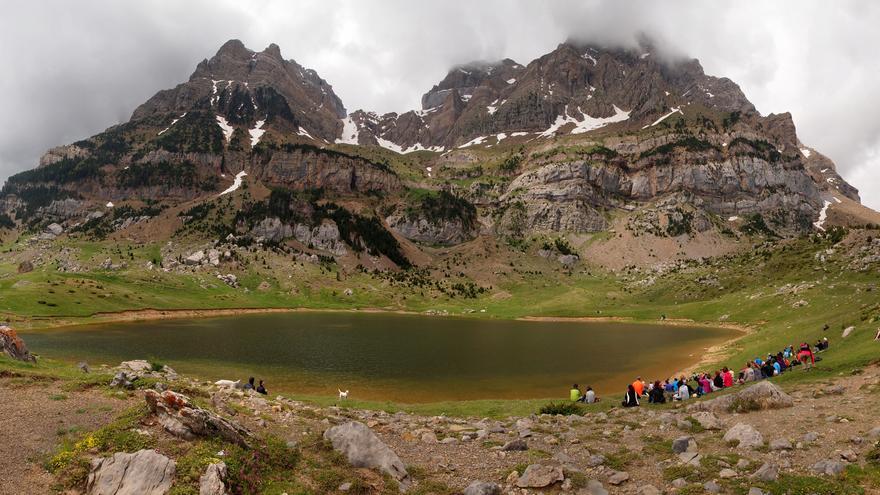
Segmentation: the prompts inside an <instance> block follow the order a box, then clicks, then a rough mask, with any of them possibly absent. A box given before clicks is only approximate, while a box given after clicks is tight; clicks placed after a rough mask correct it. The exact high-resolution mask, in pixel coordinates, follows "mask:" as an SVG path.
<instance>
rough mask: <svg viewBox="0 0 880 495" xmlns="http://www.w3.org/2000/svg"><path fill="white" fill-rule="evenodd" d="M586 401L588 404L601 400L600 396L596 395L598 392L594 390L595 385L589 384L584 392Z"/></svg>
mask: <svg viewBox="0 0 880 495" xmlns="http://www.w3.org/2000/svg"><path fill="white" fill-rule="evenodd" d="M584 402H585V403H587V404H592V403H594V402H599V398H598V397H596V392H593V387H591V386H589V385H587V391H586V392H585V393H584Z"/></svg>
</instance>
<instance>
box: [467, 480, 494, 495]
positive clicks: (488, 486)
mask: <svg viewBox="0 0 880 495" xmlns="http://www.w3.org/2000/svg"><path fill="white" fill-rule="evenodd" d="M462 495H501V487H500V486H499V485H498V483H487V482H484V481H474V482H473V483H471V484H470V485H468V486H467V488H465V489H464V493H463V494H462Z"/></svg>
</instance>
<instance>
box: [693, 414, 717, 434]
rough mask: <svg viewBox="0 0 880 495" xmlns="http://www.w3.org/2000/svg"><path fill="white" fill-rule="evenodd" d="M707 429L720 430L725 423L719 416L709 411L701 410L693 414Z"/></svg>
mask: <svg viewBox="0 0 880 495" xmlns="http://www.w3.org/2000/svg"><path fill="white" fill-rule="evenodd" d="M691 417H692V418H694V419H695V420H696V421H697V423H699V424H700V426H702V427H703V428H704V429H706V430H720V429H721V427H722V426H724V425H723V423H721V420H720V419H718V416H715V414H714V413H711V412H709V411H700V412H696V413H694V414H693V415H691Z"/></svg>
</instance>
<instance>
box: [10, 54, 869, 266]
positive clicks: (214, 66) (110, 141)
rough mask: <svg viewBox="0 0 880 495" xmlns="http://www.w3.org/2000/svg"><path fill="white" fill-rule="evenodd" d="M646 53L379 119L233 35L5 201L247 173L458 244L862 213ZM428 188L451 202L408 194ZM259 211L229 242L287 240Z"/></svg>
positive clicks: (817, 161) (782, 122) (157, 187)
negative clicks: (839, 207)
mask: <svg viewBox="0 0 880 495" xmlns="http://www.w3.org/2000/svg"><path fill="white" fill-rule="evenodd" d="M651 50H652V48H650V46H647V45H646V46H643V47H642V48H641V49H640V50H637V51H632V50H625V49H607V48H600V47H596V46H589V45H579V44H577V43H571V42H567V43H563V44H561V45H559V47H557V49H556V50H554V51H553V52H551V53H549V54H547V55H544V56H542V57H540V58H538V59H536V60H534V61H532V62H530V63H529V64H528V65H526V66H523V65H520V64H518V63H516V62H515V61H512V60H509V59H505V60H502V61H500V62H496V63H471V64H465V65H463V66H459V67H456V68H453V69H452V70H451V71H450V72H449V74H448V75H447V76H446V77H445V78H444V79H443V80H442V81H440V82H439V83H438V84H437V85H435V86H434V87H433V88H431V89H430V90H429V91H428V92H427V93H426V94H425V95H424V96H423V98H422V106H423V108H422V109H421V110H418V111H410V112H406V113H403V114H400V115H398V114H386V115H383V116H379V115H376V114H375V113H371V112H365V111H360V110H359V111H356V112H352V113H351V114H348V113H347V112H346V109H345V107H344V106H343V104H342V101H341V100H340V99H339V97H338V96H336V94H335V93H334V92H333V89H332V87H331V86H330V85H329V84H328V83H327V82H326V81H324V80H323V79H321V78H320V77H319V76H318V74H317V73H315V72H314V71H312V70H310V69H305V68H303V67H302V66H300V65H299V64H297V63H296V62H294V61H292V60H285V59H284V58H283V57H282V56H281V52H280V49H279V48H278V46H277V45H274V44H273V45H270V46H269V47H267V48H266V49H265V50H264V51H262V52H254V51H251V50H248V49H247V48H246V47H244V45H243V44H242V43H241V42H239V41H237V40H232V41H229V42H227V43H226V44H224V45H223V46H222V47H221V48H220V50H219V51H218V52H217V54H216V55H215V56H214V57H212V58H211V59H209V60H204V61H202V62H201V63H199V64H198V66H197V67H196V70H195V71H194V72H193V74H192V75H191V76H190V78H189V80H188V81H187V82H185V83H182V84H180V85H178V86H177V87H175V88H173V89H169V90H163V91H160V92H158V93H157V94H156V95H155V96H153V97H152V98H150V99H149V100H148V101H147V102H145V103H144V104H143V105H141V106H139V107H138V108H137V109H136V110H135V111H134V112H133V114H132V117H131V119H130V120H129V121H128V122H127V123H125V124H122V125H119V126H115V127H112V128H110V129H108V130H107V131H105V132H104V133H101V134H98V135H96V136H94V137H92V138H90V139H87V140H83V141H80V142H77V143H74V144H72V145H67V146H62V147H58V148H54V149H52V150H50V151H49V152H48V153H47V154H46V155H44V157H43V158H42V159H41V161H40V167H38V168H37V169H35V170H32V171H28V172H23V173H21V174H18V175H17V176H14V177H12V178H10V180H9V181H8V183H7V184H6V185H5V186H4V189H3V192H2V194H0V208H2V209H3V210H4V211H7V212H10V213H11V216H12V217H15V218H16V221H17V222H18V223H20V224H22V225H27V226H30V227H31V228H33V227H34V225H36V224H37V223H39V221H42V222H44V223H46V222H50V221H53V222H60V223H62V224H64V225H71V226H74V225H79V224H81V223H82V222H83V221H84V220H83V219H86V220H85V221H86V222H88V220H87V219H88V218H90V217H89V216H90V215H93V214H95V210H96V208H98V209H104V212H105V213H107V212H108V208H111V207H110V206H109V205H110V204H113V203H120V202H130V201H135V202H141V203H143V202H147V203H154V202H168V204H184V203H187V202H190V203H191V202H194V201H195V202H199V201H208V202H210V201H213V200H212V198H216V197H217V194H218V193H219V192H220V191H221V190H223V189H224V188H226V186H227V185H228V184H229V183H230V182H232V176H233V175H236V176H237V179H236V182H235V183H236V184H239V183H241V181H242V174H244V173H246V174H247V180H246V181H245V183H246V184H247V183H253V184H258V185H260V186H264V187H266V188H269V189H282V190H294V191H310V190H320V191H322V194H325V195H329V197H330V198H331V199H332V198H335V199H333V200H340V199H342V198H347V199H345V201H349V202H351V203H352V205H353V206H352V207H353V208H354V209H355V210H358V209H360V210H361V211H362V212H363V213H364V215H365V218H367V217H373V218H376V217H378V218H379V220H380V221H381V222H382V224H384V225H385V226H386V227H387V228H388V229H389V230H390V231H391V232H392V233H393V234H394V235H395V236H396V237H397V238H398V240H400V241H402V242H408V241H411V242H415V243H421V244H428V245H430V244H441V245H454V244H459V243H462V242H466V241H468V240H470V239H473V238H474V237H475V236H477V235H481V234H482V235H495V236H501V237H507V238H517V237H522V236H533V235H546V234H550V235H560V234H564V233H591V232H599V231H603V230H607V229H609V228H612V227H614V226H615V225H618V224H619V222H618V221H617V220H615V215H617V214H618V213H621V212H622V213H624V214H626V215H628V216H629V220H628V221H627V223H626V225H627V228H628V229H633V231H636V230H638V231H640V232H643V233H644V232H647V233H650V234H651V235H661V236H672V235H675V236H679V235H685V236H692V235H697V234H700V233H703V232H709V231H723V230H726V229H728V227H729V226H728V225H726V223H732V225H731V226H733V227H737V226H738V223H737V222H739V220H734V219H740V218H741V217H746V216H748V215H753V214H757V215H761V216H763V217H766V218H767V219H768V222H770V223H772V230H774V231H777V232H778V233H786V232H803V231H808V230H811V229H813V224H816V225H817V226H818V227H819V228H822V226H823V222H824V219H825V218H826V217H827V213H828V209H829V205H831V206H832V207H833V204H834V201H835V200H836V201H837V203H840V202H841V201H843V200H844V199H846V200H848V201H850V202H854V203H855V204H857V202H858V193H857V190H856V189H855V188H853V187H852V186H850V185H849V184H847V183H846V182H845V181H843V179H842V178H840V176H839V175H837V173H836V171H835V170H834V166H833V163H831V161H830V160H828V159H827V158H825V157H824V156H822V155H820V154H819V153H817V152H815V150H811V149H810V148H807V147H806V146H804V145H803V144H802V143H801V142H800V141H799V140H798V138H797V135H796V132H795V128H794V124H793V122H792V120H791V116H790V115H789V114H781V115H770V116H766V117H764V116H761V115H760V114H759V113H758V112H757V111H756V110H755V108H754V106H753V105H752V104H751V103H750V102H749V101H748V100H747V99H746V97H745V96H744V95H743V93H742V91H741V90H740V89H739V87H738V86H737V85H736V84H735V83H733V82H732V81H730V80H728V79H725V78H715V77H712V76H707V75H705V74H704V73H703V70H702V67H701V66H700V64H699V62H697V61H696V60H690V61H681V62H674V63H670V62H664V61H660V60H656V58H655V55H654V54H653V53H652V51H651ZM386 150H390V151H391V152H394V153H390V154H389V152H388V151H386ZM413 151H422V152H421V153H411V152H413ZM398 153H402V154H398ZM234 187H237V186H234ZM422 189H427V190H429V191H435V192H436V191H437V190H443V191H446V192H447V194H446V196H443V195H441V196H440V197H436V194H435V195H434V196H432V197H431V198H426V197H421V196H420V195H421V193H419V194H414V192H415V191H419V190H422ZM376 198H380V199H376ZM254 199H255V200H262V199H263V198H259V197H258V198H254ZM266 201H268V202H269V206H271V204H272V203H271V201H272V199H271V198H269V199H266ZM105 203H107V206H104V205H105ZM285 205H286V208H289V209H291V210H296V209H299V210H300V213H296V214H294V215H293V216H295V217H297V218H302V217H303V215H305V214H303V213H302V212H303V211H304V212H307V213H308V215H306V216H309V215H311V216H312V220H311V222H312V223H313V224H310V225H306V224H308V223H309V222H306V224H303V225H305V227H303V228H307V229H318V230H320V229H324V230H321V232H322V234H321V235H325V234H327V232H330V237H333V235H334V234H333V233H332V229H331V231H327V230H326V228H324V226H326V225H330V224H333V225H336V223H338V222H337V221H338V220H339V218H336V219H335V220H331V219H330V218H328V217H323V220H320V221H318V219H317V217H315V215H316V214H317V213H316V211H318V210H320V208H318V206H319V205H316V204H311V205H309V204H305V203H303V202H298V201H288V202H287V203H285ZM270 210H271V208H270ZM259 211H263V210H259ZM324 213H326V212H324ZM256 214H257V213H255V215H256ZM259 214H260V215H264V216H263V217H259V218H251V219H249V220H248V221H242V220H241V219H240V218H239V219H237V220H236V222H237V223H236V224H234V225H231V226H229V227H228V231H235V232H237V233H239V234H248V233H249V235H252V236H254V237H256V238H262V239H269V238H271V239H273V242H276V241H283V240H284V239H287V238H291V237H295V236H293V233H294V231H296V227H297V225H299V224H285V221H289V220H291V219H290V218H287V217H288V216H290V215H289V214H288V213H284V212H281V213H279V212H278V211H274V212H272V211H268V212H266V213H265V214H264V213H259ZM319 216H320V215H319ZM832 217H833V215H832ZM38 220H39V221H38ZM264 220H265V222H264ZM35 222H36V223H35ZM314 222H317V223H314ZM762 222H763V220H762ZM123 223H124V222H123ZM300 226H301V227H302V225H300ZM318 230H314V232H318ZM309 232H312V230H309ZM310 235H311V234H310ZM335 235H336V237H337V238H338V237H339V232H336V234H335ZM300 237H303V236H300ZM336 240H338V239H336ZM348 240H349V241H351V242H354V243H358V242H360V241H358V240H357V239H348ZM382 242H385V241H382ZM307 244H308V243H307ZM312 244H314V243H312ZM325 244H327V245H333V246H336V245H337V244H336V243H335V240H333V239H330V242H329V243H325ZM408 249H410V248H408ZM418 249H420V248H418V247H416V246H412V247H411V251H412V250H418ZM319 250H320V249H319ZM329 252H332V253H340V252H342V251H340V250H339V249H336V248H335V247H334V248H333V249H331V250H330V251H329Z"/></svg>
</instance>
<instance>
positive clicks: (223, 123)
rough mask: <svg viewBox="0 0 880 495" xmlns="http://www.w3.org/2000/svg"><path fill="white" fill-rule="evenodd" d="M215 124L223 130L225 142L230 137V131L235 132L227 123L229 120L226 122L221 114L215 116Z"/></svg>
mask: <svg viewBox="0 0 880 495" xmlns="http://www.w3.org/2000/svg"><path fill="white" fill-rule="evenodd" d="M217 125H219V126H220V129H221V130H223V137H224V138H226V142H227V143H228V142H229V140H230V139H232V133H233V132H235V129H234V128H233V127H232V126H231V125H229V122H227V121H226V119H225V118H224V117H223V116H222V115H218V116H217Z"/></svg>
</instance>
